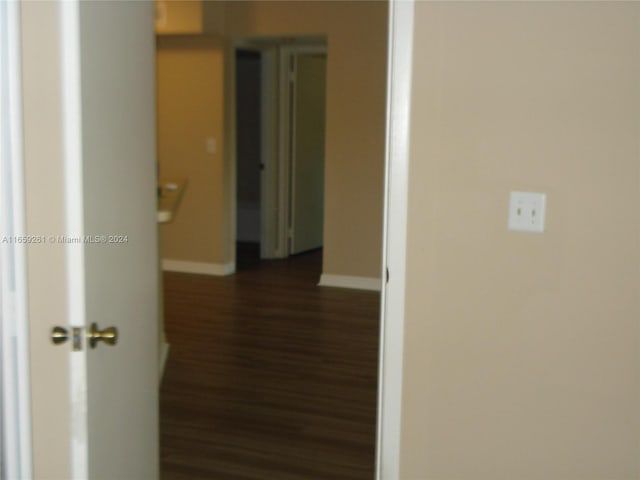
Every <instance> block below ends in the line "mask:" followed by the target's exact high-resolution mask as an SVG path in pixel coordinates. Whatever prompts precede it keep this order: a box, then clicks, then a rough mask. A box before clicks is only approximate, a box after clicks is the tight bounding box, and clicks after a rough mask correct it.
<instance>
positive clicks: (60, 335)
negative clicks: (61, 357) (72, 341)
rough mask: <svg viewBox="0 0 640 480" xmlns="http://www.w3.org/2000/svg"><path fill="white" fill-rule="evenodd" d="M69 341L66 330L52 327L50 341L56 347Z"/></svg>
mask: <svg viewBox="0 0 640 480" xmlns="http://www.w3.org/2000/svg"><path fill="white" fill-rule="evenodd" d="M67 340H69V332H68V331H67V329H66V328H63V327H53V329H52V330H51V341H52V342H53V343H55V344H56V345H60V344H61V343H64V342H66V341H67Z"/></svg>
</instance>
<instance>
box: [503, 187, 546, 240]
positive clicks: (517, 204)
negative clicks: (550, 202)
mask: <svg viewBox="0 0 640 480" xmlns="http://www.w3.org/2000/svg"><path fill="white" fill-rule="evenodd" d="M546 203H547V195H546V194H545V193H532V192H511V195H510V197H509V230H513V231H517V232H534V233H542V232H544V216H545V208H546Z"/></svg>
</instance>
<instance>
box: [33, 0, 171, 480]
mask: <svg viewBox="0 0 640 480" xmlns="http://www.w3.org/2000/svg"><path fill="white" fill-rule="evenodd" d="M153 20H154V19H153V4H152V3H151V2H79V1H74V0H65V1H60V2H24V3H22V5H21V27H22V72H23V78H22V86H23V117H24V164H25V185H26V206H27V207H26V219H27V234H29V235H31V237H29V238H31V239H33V244H30V245H29V247H28V252H27V257H28V270H27V272H28V283H27V285H28V293H29V319H30V337H31V390H32V413H33V415H32V418H33V463H34V472H33V475H34V477H35V478H78V479H80V478H91V479H101V478H104V479H116V478H117V479H152V478H158V477H159V471H158V470H159V468H158V256H157V255H158V253H157V225H156V193H155V191H156V178H155V177H156V156H155V87H154V85H155V70H154V49H155V38H154V32H153ZM94 323H95V324H96V325H97V328H98V329H101V330H103V329H106V328H107V327H115V328H116V329H117V335H118V336H117V343H116V344H115V345H113V346H110V345H108V344H107V342H105V341H98V342H97V344H96V345H95V348H92V346H91V342H90V341H89V336H90V331H91V329H90V326H91V325H92V324H94ZM54 327H61V328H62V329H64V330H65V331H66V332H67V335H68V337H69V339H68V340H67V341H66V342H64V343H60V344H58V345H54V344H53V343H52V339H51V332H52V329H53V328H54ZM74 345H75V347H76V348H75V351H74Z"/></svg>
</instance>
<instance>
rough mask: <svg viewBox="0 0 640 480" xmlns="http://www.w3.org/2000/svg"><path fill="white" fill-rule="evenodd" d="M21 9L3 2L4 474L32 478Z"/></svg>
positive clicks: (0, 264) (0, 359)
mask: <svg viewBox="0 0 640 480" xmlns="http://www.w3.org/2000/svg"><path fill="white" fill-rule="evenodd" d="M19 9H20V6H19V4H18V3H17V2H2V3H0V45H2V46H3V48H0V323H1V325H0V343H1V345H2V347H1V349H2V350H1V353H0V379H1V388H2V390H1V394H0V395H1V399H0V407H1V408H0V414H1V415H2V418H1V419H0V438H1V439H0V452H1V458H0V464H1V465H2V467H1V469H0V472H1V473H3V474H4V475H5V477H6V478H31V477H32V476H33V470H32V455H33V452H32V436H31V388H30V382H29V380H30V367H29V324H28V316H27V314H28V308H27V302H28V300H27V299H28V294H27V258H26V253H27V252H26V249H27V243H26V241H18V240H19V239H24V240H27V239H28V237H27V236H26V207H25V189H24V158H23V146H22V136H23V130H22V88H21V87H22V76H21V73H22V69H21V62H20V60H21V57H20V55H21V53H20V52H21V41H20V32H21V29H20V12H19Z"/></svg>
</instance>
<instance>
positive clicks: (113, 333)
mask: <svg viewBox="0 0 640 480" xmlns="http://www.w3.org/2000/svg"><path fill="white" fill-rule="evenodd" d="M87 338H88V339H89V345H91V348H96V345H98V342H104V343H106V344H107V345H115V344H116V343H117V342H118V329H117V328H116V327H109V328H105V329H104V330H99V329H98V325H97V324H95V323H92V324H91V327H90V328H89V333H88V334H87Z"/></svg>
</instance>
